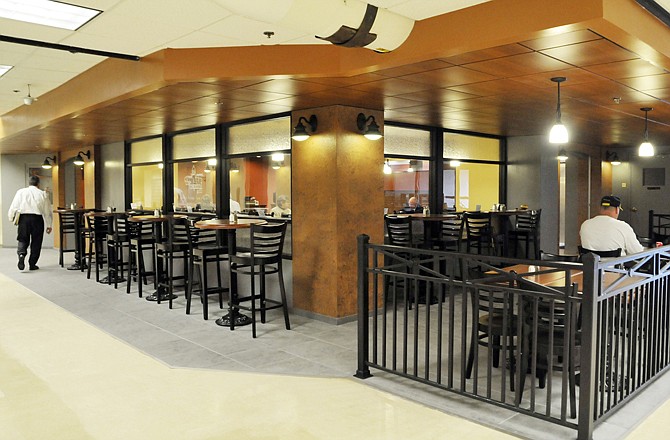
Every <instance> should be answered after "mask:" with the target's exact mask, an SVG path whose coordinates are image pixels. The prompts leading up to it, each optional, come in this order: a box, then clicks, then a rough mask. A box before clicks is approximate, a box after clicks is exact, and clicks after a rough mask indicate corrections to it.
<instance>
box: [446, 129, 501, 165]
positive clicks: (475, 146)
mask: <svg viewBox="0 0 670 440" xmlns="http://www.w3.org/2000/svg"><path fill="white" fill-rule="evenodd" d="M443 140H444V151H443V155H442V156H443V157H444V158H445V159H472V160H491V161H496V162H497V161H499V160H500V141H499V140H498V139H492V138H485V137H477V136H468V135H465V134H458V133H444V135H443Z"/></svg>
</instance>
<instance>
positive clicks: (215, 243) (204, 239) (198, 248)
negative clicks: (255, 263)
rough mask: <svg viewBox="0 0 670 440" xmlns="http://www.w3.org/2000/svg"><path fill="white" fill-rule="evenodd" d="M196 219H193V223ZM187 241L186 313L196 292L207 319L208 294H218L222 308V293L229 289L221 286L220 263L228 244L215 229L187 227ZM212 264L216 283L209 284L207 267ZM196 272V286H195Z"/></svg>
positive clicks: (225, 257) (226, 255)
mask: <svg viewBox="0 0 670 440" xmlns="http://www.w3.org/2000/svg"><path fill="white" fill-rule="evenodd" d="M196 221H197V220H193V224H195V222H196ZM187 233H188V243H189V248H190V251H191V258H190V261H189V265H188V275H187V276H188V280H189V281H188V283H187V285H186V314H187V315H188V314H190V313H191V298H192V297H193V294H194V293H196V294H197V295H199V296H200V302H201V303H202V317H203V319H205V320H207V319H209V312H208V305H209V295H215V294H218V295H219V308H220V309H223V294H224V292H229V291H230V289H229V288H227V287H223V283H222V278H221V263H222V262H223V261H225V260H226V259H227V257H228V244H227V243H222V242H221V240H220V239H219V235H218V234H217V231H216V230H213V229H196V228H188V229H187ZM211 264H214V268H215V270H216V280H217V284H216V285H215V286H212V285H210V284H209V278H208V267H209V266H210V265H211ZM196 274H197V287H196Z"/></svg>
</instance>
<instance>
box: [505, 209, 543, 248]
mask: <svg viewBox="0 0 670 440" xmlns="http://www.w3.org/2000/svg"><path fill="white" fill-rule="evenodd" d="M541 216H542V210H541V209H538V210H532V211H527V212H524V213H522V214H517V215H516V225H515V227H514V229H512V230H511V231H509V232H508V233H507V235H508V239H509V240H511V241H512V245H513V246H514V256H515V257H517V255H518V252H519V246H520V245H521V246H524V245H525V253H524V258H530V245H531V243H532V244H533V252H534V254H533V255H534V257H535V259H536V260H539V259H540V218H541Z"/></svg>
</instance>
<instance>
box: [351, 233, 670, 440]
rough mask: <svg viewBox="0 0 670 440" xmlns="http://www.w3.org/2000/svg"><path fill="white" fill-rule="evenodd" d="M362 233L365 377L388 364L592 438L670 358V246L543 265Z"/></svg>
mask: <svg viewBox="0 0 670 440" xmlns="http://www.w3.org/2000/svg"><path fill="white" fill-rule="evenodd" d="M358 242H359V245H358V325H359V327H358V367H357V371H356V374H355V375H356V376H357V377H359V378H366V377H370V376H371V375H372V372H371V370H372V369H375V370H381V371H384V372H387V373H391V374H392V375H397V376H401V377H405V378H409V379H412V380H414V381H418V382H421V383H423V384H426V385H429V386H431V387H434V388H435V389H436V390H439V391H437V392H441V391H449V392H453V393H457V394H460V395H464V396H468V397H471V398H474V399H477V400H480V401H485V402H487V403H490V404H493V405H497V406H501V407H505V408H508V409H510V410H513V411H517V412H520V413H523V414H527V415H530V416H533V417H536V418H539V419H543V420H546V421H548V422H551V423H556V424H559V425H562V426H567V427H570V428H573V429H576V430H577V431H578V438H579V439H580V440H586V439H590V438H591V437H592V433H593V429H594V427H595V426H596V425H597V424H598V423H600V422H601V421H602V420H604V419H605V418H606V417H607V416H608V415H609V414H611V413H612V412H613V410H615V409H617V408H619V407H621V406H622V405H623V404H625V402H626V401H628V400H629V398H630V397H631V396H633V395H635V394H636V393H637V392H638V391H639V390H641V389H643V388H644V387H645V386H646V385H647V384H648V383H650V381H652V380H653V379H654V378H656V377H658V375H659V374H660V373H662V372H664V371H665V370H666V369H667V368H668V365H669V364H670V313H669V312H670V296H669V293H668V279H669V278H670V254H668V251H669V250H670V248H659V249H655V250H651V251H648V252H644V253H641V254H636V255H633V256H628V257H622V258H617V259H615V260H611V261H600V260H599V259H598V257H595V256H593V255H592V254H590V255H587V256H585V258H584V261H583V263H560V262H549V261H542V263H541V267H540V266H539V264H540V263H539V262H537V261H531V260H513V259H507V258H499V257H489V256H480V255H471V254H460V253H453V252H441V251H432V250H423V249H414V248H404V247H397V246H389V245H381V244H379V245H378V244H371V243H369V238H368V237H367V236H365V235H362V236H359V238H358ZM520 263H523V264H525V265H526V266H525V267H526V270H525V271H521V272H519V271H515V270H509V267H510V266H514V265H517V264H520ZM521 267H524V266H521ZM538 378H539V379H538ZM399 386H401V385H400V384H399Z"/></svg>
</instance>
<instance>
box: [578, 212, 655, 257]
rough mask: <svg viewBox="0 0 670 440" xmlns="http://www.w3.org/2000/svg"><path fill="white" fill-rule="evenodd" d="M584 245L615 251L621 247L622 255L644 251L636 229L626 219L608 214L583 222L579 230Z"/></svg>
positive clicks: (588, 247)
mask: <svg viewBox="0 0 670 440" xmlns="http://www.w3.org/2000/svg"><path fill="white" fill-rule="evenodd" d="M579 235H580V237H581V239H582V246H583V247H585V248H586V249H591V250H592V251H614V250H617V249H619V248H621V255H622V256H623V255H630V254H636V253H638V252H642V251H643V250H644V246H642V245H641V244H640V242H639V241H638V239H637V236H636V235H635V231H633V228H631V227H630V225H629V224H628V223H626V222H624V221H621V220H617V219H615V218H612V217H610V216H608V215H597V216H595V217H593V218H592V219H589V220H586V221H585V222H584V223H582V227H581V229H580V231H579Z"/></svg>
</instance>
